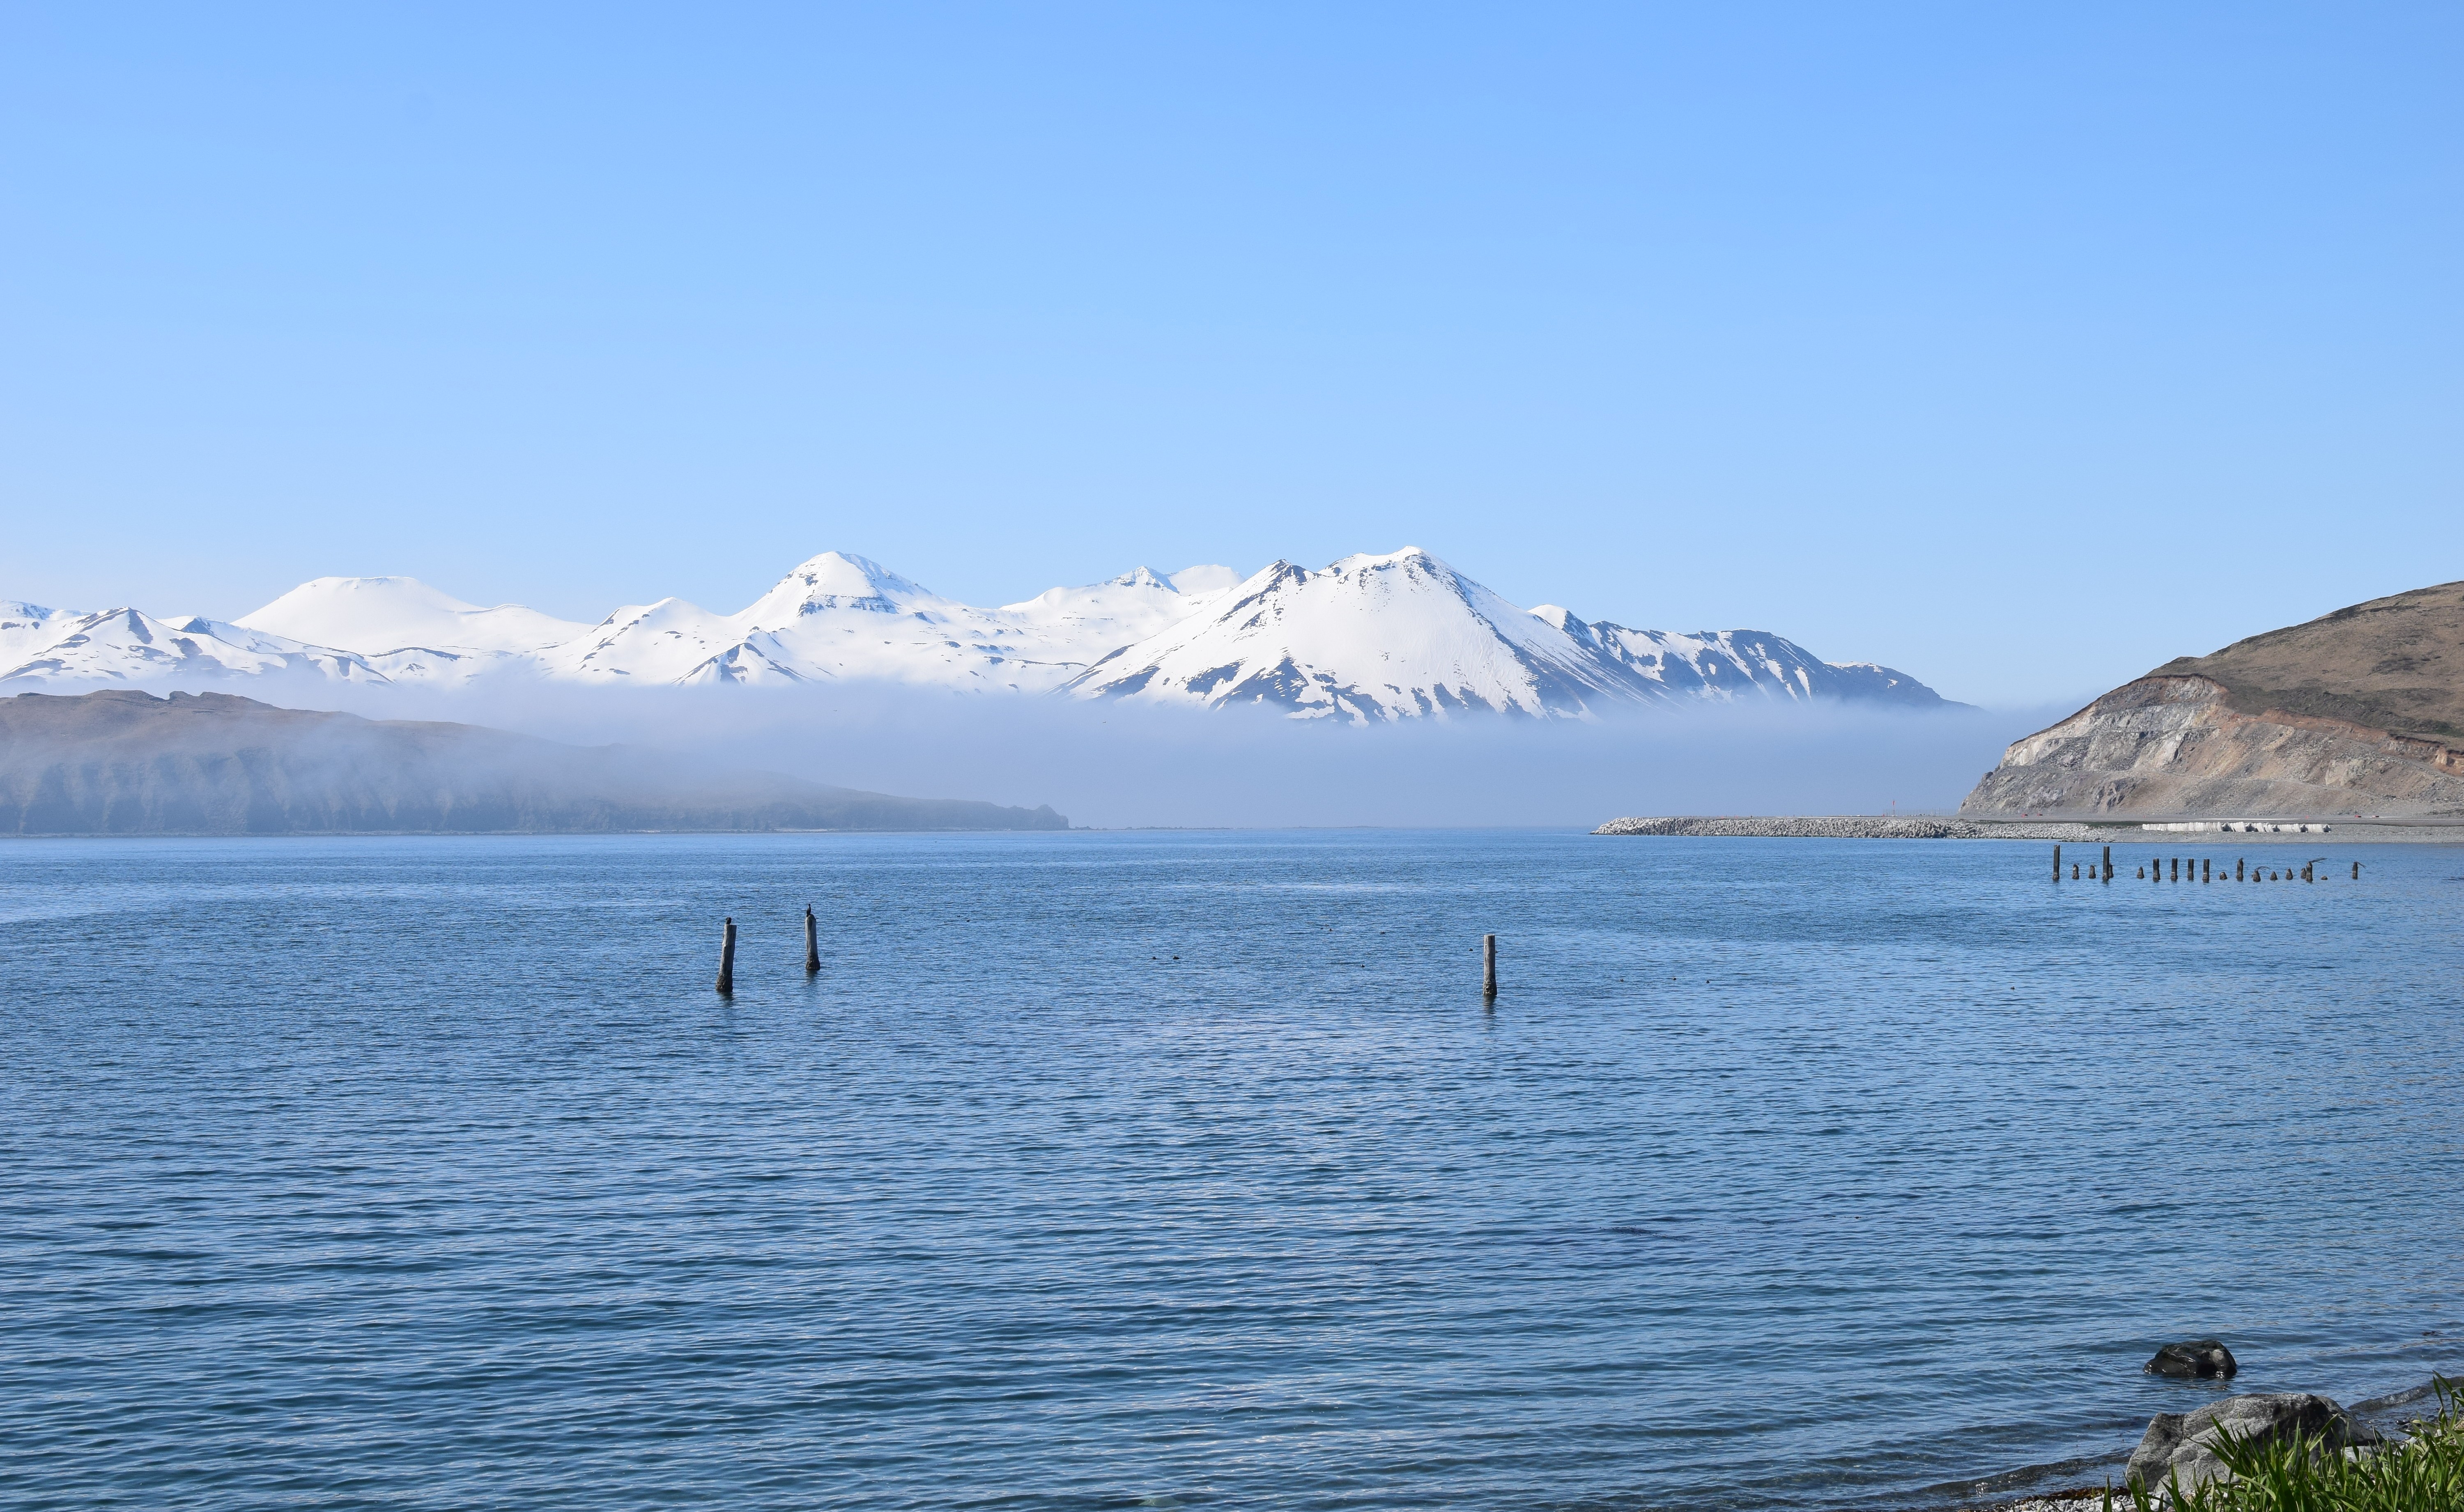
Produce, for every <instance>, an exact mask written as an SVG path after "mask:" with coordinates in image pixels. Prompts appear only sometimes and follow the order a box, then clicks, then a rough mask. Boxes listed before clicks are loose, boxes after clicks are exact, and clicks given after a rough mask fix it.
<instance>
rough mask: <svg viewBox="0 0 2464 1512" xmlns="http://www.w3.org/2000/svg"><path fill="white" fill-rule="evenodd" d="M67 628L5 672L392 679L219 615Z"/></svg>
mask: <svg viewBox="0 0 2464 1512" xmlns="http://www.w3.org/2000/svg"><path fill="white" fill-rule="evenodd" d="M65 631H66V633H64V634H62V635H60V636H58V637H57V638H56V639H55V640H53V641H52V643H51V644H50V645H49V646H44V647H43V648H42V649H41V650H39V651H36V652H35V653H34V654H33V655H32V656H30V657H27V658H25V659H24V660H22V661H20V662H18V663H17V664H16V665H15V666H14V667H11V668H9V669H8V670H7V671H6V672H0V686H5V687H8V688H10V689H11V690H18V689H21V688H23V687H24V686H26V685H29V684H37V683H168V682H180V683H191V682H220V681H222V680H225V679H228V678H232V677H265V676H269V675H277V674H287V675H292V676H301V677H318V678H323V679H326V680H329V681H335V682H368V683H382V682H385V681H386V678H385V674H384V673H382V672H380V671H378V670H377V669H376V668H373V667H371V666H369V665H368V663H367V661H366V659H365V658H363V657H361V656H358V655H355V654H353V653H352V652H349V651H338V650H334V649H331V648H330V647H327V646H305V645H302V644H300V643H299V642H297V641H293V640H286V639H284V638H283V637H281V636H278V635H264V634H260V633H258V632H256V631H254V630H250V629H247V628H244V627H243V626H240V625H227V624H225V623H223V622H222V621H220V620H207V619H192V620H187V621H185V622H183V623H181V624H178V625H172V624H167V623H165V622H164V621H162V620H158V619H155V618H154V617H153V616H152V615H149V614H142V613H140V612H139V611H137V610H135V609H106V610H105V611H103V612H102V613H100V614H87V615H79V616H77V618H75V619H73V620H71V621H70V622H69V623H68V625H66V626H65Z"/></svg>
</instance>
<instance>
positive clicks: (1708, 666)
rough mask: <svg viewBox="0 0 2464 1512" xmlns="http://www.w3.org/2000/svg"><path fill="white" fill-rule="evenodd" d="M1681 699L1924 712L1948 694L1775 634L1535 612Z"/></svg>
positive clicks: (1548, 608)
mask: <svg viewBox="0 0 2464 1512" xmlns="http://www.w3.org/2000/svg"><path fill="white" fill-rule="evenodd" d="M1531 612H1532V613H1533V614H1534V615H1537V616H1538V617H1540V618H1541V619H1543V620H1546V621H1548V622H1549V623H1550V624H1551V625H1555V626H1557V627H1558V628H1559V629H1561V630H1563V631H1565V632H1566V633H1567V634H1568V635H1569V636H1571V637H1573V639H1575V640H1577V641H1579V642H1581V643H1582V644H1583V645H1584V646H1588V647H1590V648H1591V649H1592V650H1593V651H1594V652H1595V654H1597V655H1599V656H1602V657H1605V658H1607V659H1608V660H1610V661H1613V662H1616V663H1618V664H1619V665H1621V666H1623V667H1625V668H1627V669H1629V670H1630V671H1632V672H1633V673H1634V674H1635V675H1636V676H1637V677H1639V678H1641V679H1642V680H1643V681H1644V682H1647V683H1651V684H1653V685H1655V686H1656V687H1658V688H1659V689H1661V690H1663V691H1665V692H1668V693H1670V694H1675V695H1691V696H1694V697H1700V698H1737V697H1744V696H1759V697H1774V698H1852V699H1869V700H1874V701H1877V702H1881V703H1903V704H1911V705H1918V706H1929V705H1938V704H1940V703H1941V702H1942V701H1943V700H1942V695H1941V694H1939V693H1937V692H1935V691H1934V690H1932V689H1930V688H1927V687H1926V686H1925V684H1923V683H1920V682H1918V681H1917V680H1916V679H1915V678H1913V677H1910V676H1909V675H1908V674H1907V673H1905V672H1899V671H1893V670H1892V669H1891V668H1887V667H1882V666H1880V665H1878V664H1876V663H1873V662H1826V661H1822V660H1820V659H1818V658H1817V657H1815V654H1814V653H1813V652H1812V651H1809V650H1807V649H1806V648H1805V647H1804V646H1799V645H1797V644H1796V643H1795V642H1793V641H1790V640H1785V639H1783V638H1781V637H1779V636H1776V635H1773V634H1771V632H1770V631H1768V630H1698V631H1695V632H1694V633H1693V634H1690V635H1685V634H1680V633H1678V632H1677V631H1674V630H1629V629H1627V628H1626V627H1625V626H1624V625H1611V624H1609V623H1608V622H1607V621H1605V620H1602V621H1599V622H1597V623H1595V624H1592V625H1586V624H1584V623H1583V622H1582V621H1580V620H1578V619H1575V618H1574V617H1573V615H1572V614H1570V613H1568V612H1567V611H1566V610H1564V609H1561V608H1559V607H1557V606H1556V605H1555V604H1553V603H1544V604H1542V605H1541V606H1540V607H1538V608H1536V609H1534V610H1532V611H1531Z"/></svg>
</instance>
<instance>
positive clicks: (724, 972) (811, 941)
mask: <svg viewBox="0 0 2464 1512" xmlns="http://www.w3.org/2000/svg"><path fill="white" fill-rule="evenodd" d="M821 969H822V924H821V921H820V920H819V919H816V918H814V917H813V906H812V905H811V904H809V903H807V904H805V905H804V975H807V976H811V975H816V974H818V973H819V972H820V971H821ZM718 990H719V991H720V992H723V993H729V994H733V993H734V992H735V991H736V920H735V919H734V918H733V917H730V918H729V919H728V921H727V923H726V925H725V927H724V928H723V929H722V930H721V931H720V933H719V937H718Z"/></svg>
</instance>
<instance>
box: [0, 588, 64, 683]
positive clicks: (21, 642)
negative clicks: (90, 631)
mask: <svg viewBox="0 0 2464 1512" xmlns="http://www.w3.org/2000/svg"><path fill="white" fill-rule="evenodd" d="M84 618H85V616H84V615H81V614H77V613H73V612H71V611H69V610H66V609H46V608H44V607H43V606H42V605H41V604H39V603H18V602H17V601H16V600H14V599H0V671H5V670H7V669H9V668H14V667H15V666H16V665H17V664H18V663H20V662H22V661H24V660H25V659H26V658H28V657H30V656H33V655H34V654H35V653H36V652H38V651H41V650H43V649H45V648H47V647H48V646H51V645H52V644H53V643H54V642H55V641H57V640H59V639H60V638H61V637H62V636H65V635H67V634H68V633H69V629H70V627H71V626H72V625H76V624H77V621H79V620H82V619H84Z"/></svg>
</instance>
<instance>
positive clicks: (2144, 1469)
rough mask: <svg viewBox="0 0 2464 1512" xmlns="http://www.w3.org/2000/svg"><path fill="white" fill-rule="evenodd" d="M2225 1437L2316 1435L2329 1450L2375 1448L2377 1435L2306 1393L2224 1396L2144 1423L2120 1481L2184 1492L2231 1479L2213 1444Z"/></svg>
mask: <svg viewBox="0 0 2464 1512" xmlns="http://www.w3.org/2000/svg"><path fill="white" fill-rule="evenodd" d="M2226 1434H2231V1435H2233V1437H2235V1438H2239V1439H2247V1440H2251V1441H2255V1442H2258V1443H2274V1442H2276V1441H2277V1440H2278V1439H2283V1438H2291V1437H2295V1436H2301V1437H2314V1438H2318V1439H2319V1440H2321V1444H2322V1446H2323V1447H2324V1448H2327V1449H2329V1450H2340V1449H2349V1448H2352V1447H2354V1446H2355V1445H2358V1444H2375V1443H2377V1442H2378V1441H2379V1435H2377V1434H2376V1433H2374V1432H2372V1431H2371V1430H2370V1429H2369V1428H2368V1427H2366V1426H2365V1425H2364V1424H2361V1423H2357V1422H2355V1421H2353V1419H2352V1418H2351V1417H2349V1416H2347V1415H2346V1414H2345V1413H2344V1410H2343V1408H2341V1407H2339V1406H2337V1405H2336V1404H2335V1403H2334V1402H2333V1401H2331V1400H2329V1399H2328V1398H2326V1397H2323V1396H2312V1395H2309V1394H2308V1393H2306V1392H2299V1391H2279V1392H2254V1393H2252V1394H2250V1395H2247V1396H2228V1397H2226V1398H2225V1399H2224V1400H2223V1401H2221V1402H2216V1403H2214V1404H2212V1405H2211V1406H2207V1407H2202V1408H2200V1409H2199V1410H2198V1411H2197V1412H2195V1413H2157V1414H2156V1416H2155V1418H2154V1419H2153V1420H2152V1421H2150V1422H2149V1423H2148V1425H2147V1434H2146V1436H2145V1437H2144V1438H2142V1439H2140V1440H2139V1447H2138V1448H2137V1449H2135V1450H2132V1451H2131V1454H2130V1465H2129V1468H2128V1469H2126V1470H2124V1471H2123V1479H2124V1480H2126V1481H2133V1482H2136V1483H2137V1484H2139V1485H2142V1486H2145V1487H2146V1488H2147V1489H2149V1490H2151V1491H2154V1490H2161V1489H2163V1488H2164V1486H2165V1484H2166V1483H2167V1481H2168V1480H2178V1481H2179V1482H2180V1484H2181V1487H2182V1489H2183V1490H2185V1491H2189V1490H2190V1489H2191V1488H2193V1487H2195V1486H2197V1485H2199V1484H2201V1483H2202V1482H2204V1481H2208V1480H2214V1479H2228V1480H2229V1479H2233V1472H2231V1471H2230V1470H2228V1469H2226V1468H2225V1462H2224V1460H2223V1459H2221V1458H2219V1457H2217V1455H2216V1451H2215V1445H2216V1441H2217V1440H2218V1439H2220V1438H2221V1437H2223V1436H2224V1435H2226Z"/></svg>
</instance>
